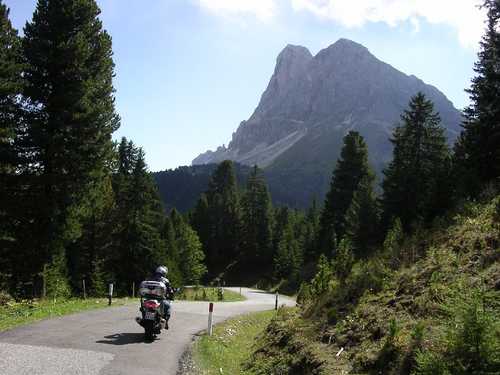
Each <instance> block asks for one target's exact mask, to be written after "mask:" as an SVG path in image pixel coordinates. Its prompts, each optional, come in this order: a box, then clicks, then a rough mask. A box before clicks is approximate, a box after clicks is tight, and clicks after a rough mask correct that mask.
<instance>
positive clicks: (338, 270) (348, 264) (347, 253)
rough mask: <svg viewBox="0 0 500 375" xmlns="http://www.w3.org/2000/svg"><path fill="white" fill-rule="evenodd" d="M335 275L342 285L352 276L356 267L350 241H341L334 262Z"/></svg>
mask: <svg viewBox="0 0 500 375" xmlns="http://www.w3.org/2000/svg"><path fill="white" fill-rule="evenodd" d="M332 263H333V265H332V268H333V273H334V274H335V276H337V278H338V279H339V281H340V282H341V283H344V282H345V281H346V279H347V277H348V276H349V275H350V273H351V270H352V266H353V265H354V254H353V252H352V244H351V241H349V240H348V239H343V240H342V241H340V243H339V246H338V249H337V252H336V254H335V257H334V258H333V261H332Z"/></svg>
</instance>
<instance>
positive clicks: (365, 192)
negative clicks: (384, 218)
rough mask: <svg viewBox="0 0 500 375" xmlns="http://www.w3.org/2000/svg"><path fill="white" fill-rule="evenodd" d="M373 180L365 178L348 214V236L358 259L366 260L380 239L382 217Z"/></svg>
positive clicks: (359, 186)
mask: <svg viewBox="0 0 500 375" xmlns="http://www.w3.org/2000/svg"><path fill="white" fill-rule="evenodd" d="M372 182H373V181H372V180H371V179H370V178H368V177H365V178H363V179H362V180H361V181H360V183H359V185H358V189H357V190H356V192H355V193H354V196H353V198H352V201H351V205H350V206H349V209H348V210H347V213H346V236H347V237H348V238H349V239H350V241H351V243H352V247H353V251H354V255H355V256H356V257H357V258H365V257H367V256H368V255H370V253H371V252H372V251H373V250H374V248H375V246H376V245H377V243H378V242H379V239H380V225H379V222H380V216H379V208H378V204H377V198H376V196H375V193H374V191H373V186H372Z"/></svg>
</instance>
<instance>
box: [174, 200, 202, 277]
mask: <svg viewBox="0 0 500 375" xmlns="http://www.w3.org/2000/svg"><path fill="white" fill-rule="evenodd" d="M170 221H171V223H172V226H173V229H174V233H175V245H176V247H177V249H178V252H179V255H178V257H179V258H178V259H179V261H178V267H179V270H180V272H181V275H182V280H183V283H184V284H185V285H197V284H199V283H200V281H201V278H202V277H203V276H204V275H205V273H206V272H207V268H206V266H205V264H204V263H203V260H204V259H205V254H204V253H203V249H202V245H201V242H200V239H199V237H198V235H197V233H196V232H195V231H194V230H193V228H191V226H190V225H189V224H188V223H187V222H186V221H185V220H184V219H183V217H182V216H181V215H180V214H179V213H178V212H177V210H175V209H173V210H172V212H171V214H170Z"/></svg>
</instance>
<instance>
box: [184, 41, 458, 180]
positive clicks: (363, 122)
mask: <svg viewBox="0 0 500 375" xmlns="http://www.w3.org/2000/svg"><path fill="white" fill-rule="evenodd" d="M418 91H422V92H423V93H424V94H426V95H427V97H428V98H429V99H431V100H432V101H433V102H434V103H435V107H436V110H437V111H439V112H440V114H441V118H442V121H443V124H444V125H445V127H446V128H447V133H448V137H449V139H450V141H452V140H454V139H455V137H456V136H457V135H458V133H459V131H460V122H461V117H460V116H461V115H460V113H459V112H458V111H457V110H456V109H455V108H454V107H453V104H452V103H451V102H450V101H449V100H448V99H447V98H446V97H445V96H444V94H442V93H441V92H440V91H439V90H438V89H436V88H435V87H433V86H430V85H427V84H425V83H424V82H423V81H421V80H419V79H418V78H416V77H415V76H408V75H406V74H404V73H402V72H400V71H398V70H396V69H395V68H393V67H392V66H390V65H388V64H386V63H384V62H382V61H380V60H378V59H377V58H376V57H375V56H373V55H372V54H371V53H370V52H369V51H368V49H367V48H365V47H363V46H362V45H360V44H358V43H355V42H353V41H350V40H347V39H340V40H338V41H337V42H336V43H334V44H333V45H331V46H330V47H328V48H326V49H324V50H322V51H320V52H319V53H318V54H317V55H316V56H314V57H313V56H312V55H311V53H310V52H309V51H308V50H307V49H306V48H304V47H301V46H292V45H288V46H287V47H286V48H285V49H284V50H283V51H282V52H281V53H280V54H279V56H278V58H277V62H276V67H275V70H274V74H273V76H272V77H271V80H270V82H269V84H268V87H267V89H266V90H265V92H264V94H263V95H262V97H261V100H260V103H259V105H258V106H257V108H256V109H255V112H254V113H253V114H252V116H251V117H250V118H249V119H248V120H247V121H243V122H242V123H241V124H240V126H239V128H238V130H237V131H236V132H235V133H234V134H233V137H232V140H231V142H230V143H229V145H228V147H219V148H218V149H217V150H216V151H214V152H212V151H208V152H206V153H204V154H202V155H200V156H198V157H197V158H196V159H194V161H193V164H207V163H217V162H220V161H222V160H225V159H230V160H234V161H237V162H240V163H242V164H247V165H253V164H257V165H259V166H260V167H264V168H269V169H271V170H276V169H277V168H280V169H282V170H283V169H285V168H286V167H287V165H288V164H290V163H291V160H292V159H294V158H301V159H304V160H318V158H319V159H321V158H322V157H324V158H326V159H327V160H326V161H327V163H334V160H336V157H337V156H338V151H339V150H338V145H339V139H337V138H340V139H341V138H342V137H343V135H345V134H346V133H347V132H348V131H349V130H357V131H359V132H360V133H361V134H362V135H363V136H364V137H365V138H366V141H367V143H368V147H369V149H370V156H371V160H372V163H373V164H375V166H377V165H380V164H383V163H385V162H387V161H388V160H389V159H390V157H391V146H390V143H389V137H390V134H391V131H392V129H393V127H394V126H395V125H396V124H397V123H398V121H399V119H400V115H401V113H402V111H403V110H404V109H405V108H406V106H407V104H408V101H409V100H410V98H411V96H413V95H415V94H416V93H417V92H418ZM327 135H328V137H331V140H330V144H331V148H333V149H330V148H329V147H328V141H325V139H324V137H325V136H327ZM319 138H322V139H321V147H318V144H319V143H318V142H320V141H319ZM325 142H326V145H325ZM321 150H323V151H321ZM325 150H328V151H325ZM326 152H327V153H328V155H326V154H325V155H321V153H323V154H324V153H326ZM318 153H320V154H318ZM329 165H330V164H329ZM330 172H331V171H329V172H328V173H330Z"/></svg>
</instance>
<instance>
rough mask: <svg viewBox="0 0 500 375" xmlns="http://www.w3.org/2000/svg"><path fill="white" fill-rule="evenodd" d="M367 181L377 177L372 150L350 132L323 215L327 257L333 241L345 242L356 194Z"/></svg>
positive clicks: (323, 245) (321, 235)
mask: <svg viewBox="0 0 500 375" xmlns="http://www.w3.org/2000/svg"><path fill="white" fill-rule="evenodd" d="M363 178H368V179H369V180H370V181H373V179H374V175H373V172H372V171H371V169H370V167H369V165H368V148H367V146H366V143H365V141H364V139H363V137H362V136H361V135H360V134H359V133H358V132H355V131H350V132H349V133H348V134H347V135H346V136H345V137H344V145H343V147H342V151H341V153H340V159H339V160H338V161H337V165H336V167H335V170H334V171H333V176H332V181H331V185H330V191H329V192H328V194H327V196H326V199H325V204H324V207H323V211H322V212H321V219H320V231H319V246H320V248H321V250H322V252H323V253H325V254H330V253H331V252H332V250H333V249H331V248H330V247H329V246H331V242H332V238H334V237H336V238H339V239H341V238H343V237H344V235H345V231H346V227H345V226H346V222H345V216H346V213H347V210H348V209H349V206H350V205H351V201H352V198H353V196H354V193H355V192H356V190H357V189H358V185H359V183H360V181H361V180H362V179H363Z"/></svg>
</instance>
